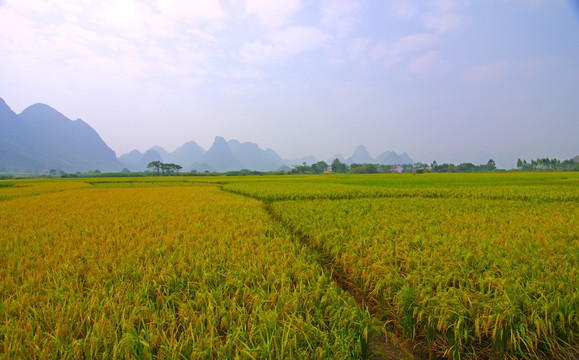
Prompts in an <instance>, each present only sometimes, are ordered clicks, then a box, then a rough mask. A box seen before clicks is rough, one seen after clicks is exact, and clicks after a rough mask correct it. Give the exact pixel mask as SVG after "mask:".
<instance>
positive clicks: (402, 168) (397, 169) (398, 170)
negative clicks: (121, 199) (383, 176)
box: [390, 165, 404, 173]
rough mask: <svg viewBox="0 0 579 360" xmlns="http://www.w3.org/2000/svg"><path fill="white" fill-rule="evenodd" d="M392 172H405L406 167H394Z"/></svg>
mask: <svg viewBox="0 0 579 360" xmlns="http://www.w3.org/2000/svg"><path fill="white" fill-rule="evenodd" d="M390 171H392V172H393V173H402V172H404V167H403V166H402V165H394V166H392V167H391V168H390Z"/></svg>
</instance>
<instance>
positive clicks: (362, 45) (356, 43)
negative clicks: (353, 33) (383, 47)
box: [348, 37, 372, 62]
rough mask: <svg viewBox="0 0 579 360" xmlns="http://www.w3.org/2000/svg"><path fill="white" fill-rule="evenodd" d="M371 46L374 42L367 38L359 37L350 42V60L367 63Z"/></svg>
mask: <svg viewBox="0 0 579 360" xmlns="http://www.w3.org/2000/svg"><path fill="white" fill-rule="evenodd" d="M371 44H372V40H371V39H370V38H367V37H359V38H355V39H352V40H350V42H349V44H348V56H349V57H350V60H354V61H358V62H365V60H366V59H367V53H368V49H369V48H370V45H371Z"/></svg>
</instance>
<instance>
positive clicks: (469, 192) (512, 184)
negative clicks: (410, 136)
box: [0, 173, 579, 359]
mask: <svg viewBox="0 0 579 360" xmlns="http://www.w3.org/2000/svg"><path fill="white" fill-rule="evenodd" d="M2 184H5V186H1V185H0V214H2V215H1V216H0V234H1V236H0V254H2V255H3V256H2V257H0V358H54V359H57V358H58V359H60V358H153V359H165V358H207V359H210V358H244V359H245V358H247V359H252V358H253V359H256V358H260V359H261V358H272V359H273V358H295V359H300V358H315V359H325V358H343V359H351V358H397V357H400V356H402V357H404V356H406V357H407V358H412V357H413V355H412V353H414V356H416V358H423V357H430V358H436V357H444V358H452V359H464V358H471V359H487V358H529V359H552V358H558V359H567V358H572V357H576V356H577V352H578V349H579V339H578V337H577V334H578V333H579V290H578V289H579V276H578V275H579V274H578V262H579V239H578V238H579V175H578V174H576V173H532V174H526V173H503V174H492V173H488V174H422V175H412V174H380V175H355V176H354V175H332V174H329V175H328V174H324V175H318V176H247V177H245V176H244V177H227V176H217V177H214V176H212V177H143V178H109V179H107V178H91V179H69V180H35V181H30V180H29V181H20V180H11V181H8V182H2ZM340 287H341V288H342V289H343V290H341V289H340ZM391 340H393V341H391ZM385 341H388V343H389V344H388V345H387V344H385ZM393 343H394V345H395V346H394V347H393V346H392V344H393ZM396 344H397V345H399V346H401V347H402V349H403V350H401V349H399V348H396ZM404 352H405V353H406V354H404Z"/></svg>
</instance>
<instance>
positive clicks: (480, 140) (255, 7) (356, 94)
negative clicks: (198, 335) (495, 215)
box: [0, 0, 579, 169]
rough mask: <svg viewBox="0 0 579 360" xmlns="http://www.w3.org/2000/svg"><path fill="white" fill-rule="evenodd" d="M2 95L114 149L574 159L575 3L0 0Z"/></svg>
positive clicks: (577, 106) (577, 118)
mask: <svg viewBox="0 0 579 360" xmlns="http://www.w3.org/2000/svg"><path fill="white" fill-rule="evenodd" d="M0 98H3V99H4V100H5V101H6V103H7V104H8V105H9V106H10V107H11V108H12V109H13V110H14V111H15V112H17V113H19V112H21V111H22V110H23V109H25V108H26V107H27V106H29V105H32V104H34V103H45V104H48V105H50V106H52V107H54V108H55V109H57V110H58V111H60V112H61V113H63V114H64V115H65V116H67V117H69V118H71V119H77V118H82V119H83V120H84V121H86V122H87V123H88V124H89V125H91V126H92V127H93V128H94V129H95V130H96V131H97V132H98V133H99V134H100V136H101V137H102V138H103V140H104V141H105V142H106V143H107V144H108V145H109V146H110V147H111V148H112V149H113V150H115V152H116V153H117V155H118V156H120V155H122V154H124V153H127V152H129V151H131V150H133V149H139V150H141V151H144V150H147V149H148V148H150V147H151V146H153V145H160V146H162V147H164V148H165V149H166V150H168V151H173V150H174V149H175V148H177V147H178V146H180V145H182V144H183V143H185V142H186V141H190V140H193V141H195V142H197V143H198V144H199V145H201V146H202V147H204V148H205V149H208V148H209V147H210V146H211V144H212V142H213V140H214V137H215V136H222V137H225V138H226V139H237V140H239V141H242V142H246V141H249V142H254V143H258V144H259V145H260V146H261V147H262V148H272V149H274V150H275V151H276V152H277V153H278V154H279V155H280V156H282V157H283V158H287V159H293V158H298V157H301V156H306V155H314V156H315V157H316V158H318V159H322V160H327V159H328V158H329V157H331V156H333V155H334V154H336V153H342V154H344V155H345V156H346V157H348V156H350V155H351V154H352V153H353V151H354V150H355V148H356V147H357V146H358V145H360V144H363V145H365V146H366V148H367V149H368V151H369V152H370V154H371V155H372V156H374V157H376V156H378V155H379V154H380V153H382V152H384V151H395V152H397V153H402V152H407V153H408V154H409V155H410V157H411V158H412V159H413V160H414V161H421V162H426V163H430V162H432V161H433V160H436V161H437V162H438V163H443V162H452V163H455V164H458V163H461V162H473V163H475V164H481V163H486V161H487V160H488V159H490V158H493V159H494V160H495V161H496V162H497V165H498V166H499V167H502V168H507V169H510V168H512V167H514V166H515V164H516V160H517V159H518V158H521V159H527V160H530V159H535V158H538V157H541V158H543V157H549V158H553V157H556V158H558V159H560V160H565V159H569V158H572V157H574V156H576V155H579V141H578V140H577V139H579V1H578V0H432V1H426V0H420V1H419V0H357V1H354V0H312V1H306V0H275V1H274V0H141V1H138V0H46V1H45V0H0Z"/></svg>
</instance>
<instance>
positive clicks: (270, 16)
mask: <svg viewBox="0 0 579 360" xmlns="http://www.w3.org/2000/svg"><path fill="white" fill-rule="evenodd" d="M244 3H245V15H246V16H255V17H256V18H257V20H258V22H259V24H260V25H262V26H265V27H268V28H280V27H283V26H285V25H286V24H287V23H288V22H289V19H290V18H291V16H292V15H293V14H294V13H295V12H296V11H298V10H299V9H300V7H301V1H300V0H275V1H272V0H244Z"/></svg>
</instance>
